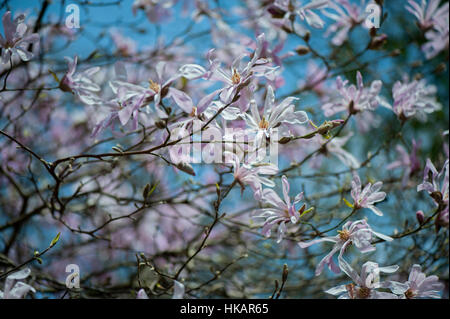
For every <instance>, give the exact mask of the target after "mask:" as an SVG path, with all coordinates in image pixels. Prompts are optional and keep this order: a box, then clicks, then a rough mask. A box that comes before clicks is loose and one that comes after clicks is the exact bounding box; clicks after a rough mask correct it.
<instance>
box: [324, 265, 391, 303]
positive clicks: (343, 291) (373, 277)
mask: <svg viewBox="0 0 450 319" xmlns="http://www.w3.org/2000/svg"><path fill="white" fill-rule="evenodd" d="M340 263H341V261H340ZM398 268H399V267H398V266H397V265H393V266H387V267H379V266H378V264H377V263H374V262H371V261H368V262H366V263H365V264H364V265H363V266H362V270H361V275H359V274H358V273H357V272H356V271H355V270H354V269H353V268H352V267H351V266H350V265H349V264H348V263H347V262H346V261H345V260H342V271H343V272H345V273H346V274H347V275H348V276H349V277H350V278H351V279H352V280H353V283H351V284H347V285H340V286H337V287H334V288H331V289H328V290H327V291H325V292H326V293H328V294H331V295H334V296H339V297H338V298H339V299H398V296H397V295H395V294H393V293H389V292H381V291H377V289H380V288H381V289H387V288H390V287H391V286H392V285H393V284H392V282H391V281H382V282H380V281H379V274H380V273H382V272H384V273H389V274H390V273H394V272H396V271H397V270H398Z"/></svg>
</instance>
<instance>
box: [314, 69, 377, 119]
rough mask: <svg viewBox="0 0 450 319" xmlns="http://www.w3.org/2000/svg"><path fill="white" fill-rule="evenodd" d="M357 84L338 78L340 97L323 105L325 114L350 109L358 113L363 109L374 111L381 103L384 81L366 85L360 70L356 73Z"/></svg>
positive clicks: (351, 111) (337, 84)
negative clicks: (367, 86) (350, 83)
mask: <svg viewBox="0 0 450 319" xmlns="http://www.w3.org/2000/svg"><path fill="white" fill-rule="evenodd" d="M356 80H357V85H356V86H355V85H353V84H352V85H348V80H342V78H341V77H340V76H339V77H338V78H337V79H336V86H337V93H338V97H337V98H335V99H333V100H332V101H331V102H328V103H326V104H325V105H323V106H322V110H323V111H324V114H325V116H332V115H334V114H336V113H339V112H343V111H348V112H349V113H351V114H356V113H358V112H361V111H365V110H369V111H373V110H375V108H376V107H377V106H378V105H379V103H380V100H379V97H378V94H379V93H380V91H381V86H382V82H381V81H379V80H376V81H373V82H372V84H371V85H370V87H369V88H366V87H364V83H363V78H362V75H361V73H360V72H359V71H358V72H357V74H356Z"/></svg>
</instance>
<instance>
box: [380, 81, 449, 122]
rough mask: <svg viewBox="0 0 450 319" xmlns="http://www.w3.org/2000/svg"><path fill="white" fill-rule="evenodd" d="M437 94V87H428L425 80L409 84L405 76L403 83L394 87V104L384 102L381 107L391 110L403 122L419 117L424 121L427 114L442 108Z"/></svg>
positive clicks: (399, 82)
mask: <svg viewBox="0 0 450 319" xmlns="http://www.w3.org/2000/svg"><path fill="white" fill-rule="evenodd" d="M436 92H437V88H436V86H434V85H427V83H426V80H425V79H422V80H419V81H418V80H413V81H411V82H409V80H408V78H407V77H406V76H405V77H404V78H403V81H397V82H395V84H394V86H393V87H392V96H393V98H394V104H393V105H392V106H391V105H390V104H389V103H387V102H386V101H384V100H383V101H382V103H381V105H383V106H385V107H387V108H389V109H391V110H392V111H393V112H394V113H395V114H397V116H398V117H399V118H400V119H402V120H406V119H408V118H410V117H413V116H417V117H418V118H419V119H420V120H422V121H424V120H426V114H429V113H432V112H435V111H437V110H440V109H441V108H442V105H441V104H440V103H438V102H437V100H436Z"/></svg>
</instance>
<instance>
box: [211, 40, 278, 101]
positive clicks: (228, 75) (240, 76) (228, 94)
mask: <svg viewBox="0 0 450 319" xmlns="http://www.w3.org/2000/svg"><path fill="white" fill-rule="evenodd" d="M264 37H265V36H264V33H262V34H260V35H259V36H258V37H257V39H256V42H257V45H256V49H255V51H254V52H253V54H252V56H251V60H250V61H249V62H248V63H247V64H246V65H245V66H243V67H241V66H240V65H241V61H242V59H243V58H244V57H246V56H248V54H242V55H240V56H238V57H237V58H236V59H235V60H234V61H233V63H232V64H231V69H230V70H224V69H222V68H220V67H219V64H220V62H219V61H218V60H213V59H212V58H211V55H212V52H210V53H209V60H210V65H211V66H210V71H209V79H210V80H217V81H221V82H224V83H225V87H223V88H222V89H221V90H220V99H221V101H222V102H223V103H225V104H228V103H230V102H232V100H233V98H234V97H235V95H236V93H237V91H238V90H239V89H240V88H243V87H244V86H246V85H248V83H249V81H250V79H252V78H253V77H262V76H269V74H272V73H273V71H274V70H276V69H277V67H270V66H269V65H268V64H269V62H270V61H269V60H267V59H265V58H261V51H262V49H263V46H264Z"/></svg>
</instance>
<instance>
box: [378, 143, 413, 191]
mask: <svg viewBox="0 0 450 319" xmlns="http://www.w3.org/2000/svg"><path fill="white" fill-rule="evenodd" d="M417 149H418V146H417V143H416V141H415V140H413V141H412V150H411V154H408V152H407V151H406V150H405V148H404V147H402V146H401V145H397V147H396V150H397V153H398V159H397V160H396V161H394V162H392V163H390V164H388V165H387V166H386V170H388V171H390V170H392V169H396V168H401V167H403V168H404V169H405V171H404V173H403V178H402V185H403V186H405V185H406V184H407V182H408V180H409V178H410V177H411V176H412V175H413V174H414V173H415V172H417V171H418V170H420V161H419V159H418V157H417Z"/></svg>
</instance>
